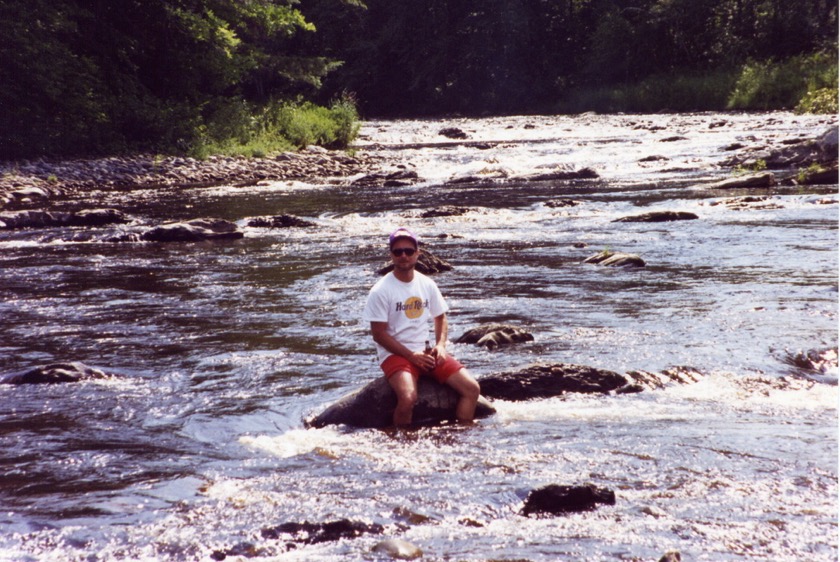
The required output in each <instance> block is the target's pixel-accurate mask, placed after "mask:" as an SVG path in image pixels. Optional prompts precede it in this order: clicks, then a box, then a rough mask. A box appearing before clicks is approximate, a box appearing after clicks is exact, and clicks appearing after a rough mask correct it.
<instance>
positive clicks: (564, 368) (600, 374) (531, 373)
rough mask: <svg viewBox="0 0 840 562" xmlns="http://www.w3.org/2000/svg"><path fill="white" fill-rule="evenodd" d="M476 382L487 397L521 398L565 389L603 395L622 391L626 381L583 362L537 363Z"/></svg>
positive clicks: (542, 396)
mask: <svg viewBox="0 0 840 562" xmlns="http://www.w3.org/2000/svg"><path fill="white" fill-rule="evenodd" d="M478 382H479V384H480V385H481V394H482V395H483V396H486V397H487V398H492V399H501V400H509V401H523V400H533V399H535V398H550V397H552V396H559V395H561V394H565V393H567V392H579V393H586V394H591V393H600V394H606V393H609V392H613V391H622V390H623V389H624V388H625V387H627V386H628V384H629V382H630V381H628V380H627V379H626V378H625V377H624V376H623V375H620V374H618V373H615V372H613V371H607V370H603V369H596V368H594V367H586V366H584V365H572V364H568V363H556V364H541V363H539V364H535V365H530V366H528V367H526V368H524V369H522V370H519V371H510V372H504V373H497V374H491V375H486V376H483V377H481V378H480V379H478Z"/></svg>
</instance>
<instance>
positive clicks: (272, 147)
mask: <svg viewBox="0 0 840 562" xmlns="http://www.w3.org/2000/svg"><path fill="white" fill-rule="evenodd" d="M358 119H359V116H358V113H357V112H356V107H355V104H354V102H353V100H352V99H349V98H342V99H340V100H338V101H336V102H334V103H333V104H332V105H331V107H330V108H326V107H322V106H318V105H315V104H313V103H311V102H295V103H292V102H285V101H278V102H272V103H268V104H266V105H264V106H262V107H260V108H255V107H249V106H248V105H247V104H241V105H240V106H238V107H236V108H234V107H232V106H229V105H228V106H225V107H224V110H223V111H219V112H217V113H216V114H215V115H214V118H213V120H212V121H211V122H210V124H209V125H208V126H206V127H201V133H202V136H201V137H200V138H199V139H197V140H196V142H195V143H194V144H193V145H192V146H191V147H190V149H189V152H190V154H191V155H193V156H195V157H198V158H206V157H207V156H209V155H211V154H225V155H243V156H254V157H264V156H268V155H271V154H274V153H278V152H283V151H288V150H293V149H300V148H304V147H306V146H308V145H310V144H317V145H320V146H324V147H328V148H335V149H342V148H347V147H348V146H349V145H350V143H351V142H352V141H353V140H354V139H355V138H356V135H357V134H358V130H359V125H358Z"/></svg>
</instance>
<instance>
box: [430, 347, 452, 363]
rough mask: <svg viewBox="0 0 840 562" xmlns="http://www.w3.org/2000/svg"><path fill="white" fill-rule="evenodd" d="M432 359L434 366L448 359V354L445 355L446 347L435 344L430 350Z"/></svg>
mask: <svg viewBox="0 0 840 562" xmlns="http://www.w3.org/2000/svg"><path fill="white" fill-rule="evenodd" d="M432 357H434V358H435V364H436V365H440V364H441V363H443V362H444V361H446V358H447V357H449V354H448V353H446V346H445V345H444V344H442V343H439V344H437V345H436V346H434V347H433V348H432Z"/></svg>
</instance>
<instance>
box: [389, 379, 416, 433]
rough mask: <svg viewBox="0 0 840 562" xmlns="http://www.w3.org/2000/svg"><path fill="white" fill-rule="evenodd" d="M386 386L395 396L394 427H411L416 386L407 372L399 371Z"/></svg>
mask: <svg viewBox="0 0 840 562" xmlns="http://www.w3.org/2000/svg"><path fill="white" fill-rule="evenodd" d="M388 384H390V385H391V388H393V389H394V392H395V393H396V394H397V407H396V408H395V409H394V425H396V426H401V425H411V414H412V412H413V411H414V404H416V403H417V384H416V383H415V382H414V377H413V376H412V375H411V373H409V372H408V371H399V372H396V373H394V374H393V375H391V376H390V377H389V378H388Z"/></svg>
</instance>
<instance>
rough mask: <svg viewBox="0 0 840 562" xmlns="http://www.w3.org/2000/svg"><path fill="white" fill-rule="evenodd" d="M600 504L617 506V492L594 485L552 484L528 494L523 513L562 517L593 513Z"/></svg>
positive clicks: (526, 514)
mask: <svg viewBox="0 0 840 562" xmlns="http://www.w3.org/2000/svg"><path fill="white" fill-rule="evenodd" d="M599 503H600V504H607V505H615V492H613V491H612V490H608V489H607V488H598V487H596V486H594V485H592V484H589V485H586V486H561V485H559V484H550V485H548V486H545V487H544V488H540V489H538V490H533V491H532V492H531V493H530V494H528V498H527V499H526V500H525V505H524V507H523V508H522V511H521V513H522V515H525V516H528V515H531V514H550V515H562V514H566V513H576V512H581V511H591V510H593V509H595V507H596V506H597V504H599Z"/></svg>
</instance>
